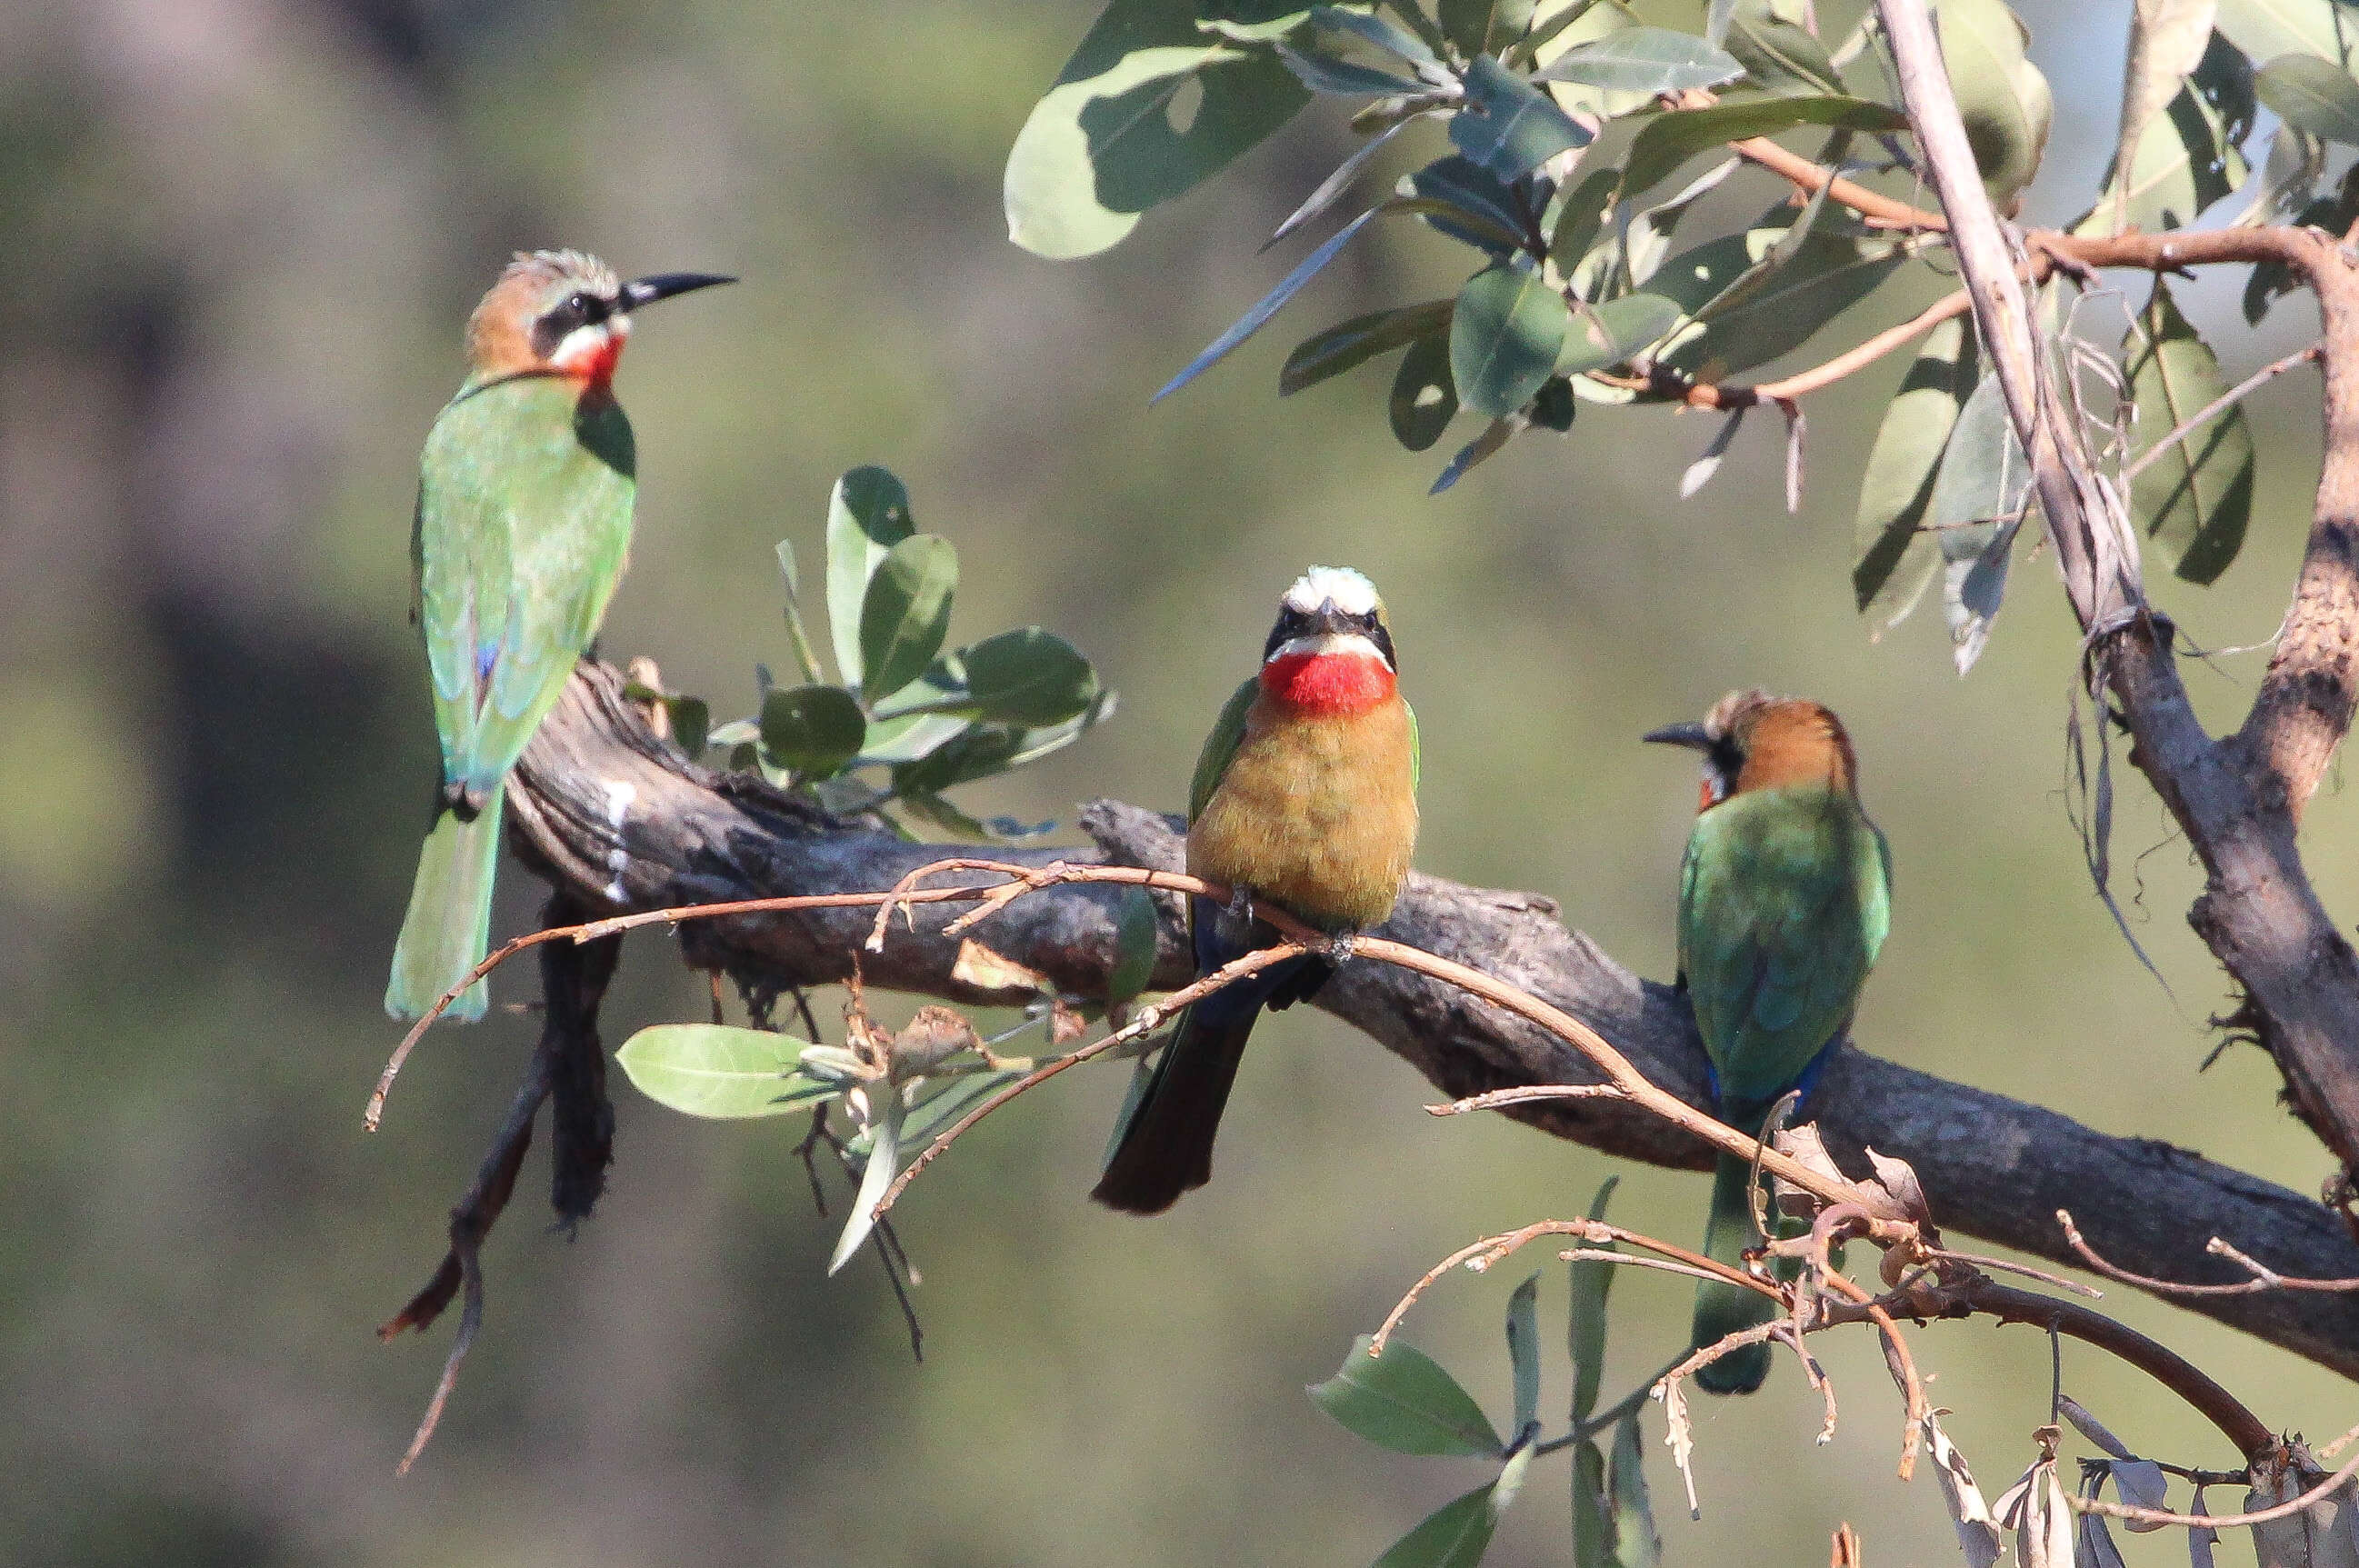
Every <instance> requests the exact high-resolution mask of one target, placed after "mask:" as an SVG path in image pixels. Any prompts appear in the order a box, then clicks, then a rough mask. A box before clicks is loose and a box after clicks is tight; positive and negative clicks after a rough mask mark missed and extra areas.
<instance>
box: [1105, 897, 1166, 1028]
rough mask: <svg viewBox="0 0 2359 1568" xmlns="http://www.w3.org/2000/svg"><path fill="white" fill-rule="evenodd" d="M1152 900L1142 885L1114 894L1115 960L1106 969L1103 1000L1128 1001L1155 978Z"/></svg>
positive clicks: (1153, 907)
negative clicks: (1104, 998)
mask: <svg viewBox="0 0 2359 1568" xmlns="http://www.w3.org/2000/svg"><path fill="white" fill-rule="evenodd" d="M1155 950H1156V920H1155V900H1154V899H1153V898H1149V897H1148V896H1147V889H1146V888H1144V887H1125V888H1123V889H1122V890H1121V891H1120V892H1118V893H1116V894H1115V895H1114V963H1113V964H1110V965H1109V966H1108V967H1107V969H1106V1000H1107V1001H1109V1002H1127V1001H1129V1000H1130V999H1131V998H1132V997H1134V996H1138V995H1139V994H1140V993H1142V992H1144V991H1145V990H1146V989H1147V986H1148V985H1152V984H1154V981H1155Z"/></svg>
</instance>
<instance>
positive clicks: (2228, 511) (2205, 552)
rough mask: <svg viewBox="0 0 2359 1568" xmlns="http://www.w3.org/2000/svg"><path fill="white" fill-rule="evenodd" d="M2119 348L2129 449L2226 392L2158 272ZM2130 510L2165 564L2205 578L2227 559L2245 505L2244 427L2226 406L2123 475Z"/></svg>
mask: <svg viewBox="0 0 2359 1568" xmlns="http://www.w3.org/2000/svg"><path fill="white" fill-rule="evenodd" d="M2123 352H2124V354H2125V356H2126V358H2127V360H2128V370H2129V383H2130V397H2131V398H2132V399H2133V401H2134V402H2135V403H2136V408H2137V422H2136V425H2135V427H2133V431H2132V437H2131V449H2132V451H2133V452H2136V453H2137V454H2138V456H2139V457H2141V458H2142V457H2144V456H2145V455H2146V453H2147V452H2149V451H2151V450H2152V449H2153V448H2154V447H2155V445H2156V444H2157V443H2158V442H2160V441H2163V440H2164V438H2166V437H2168V436H2169V435H2171V434H2172V432H2174V431H2176V430H2178V429H2179V428H2180V426H2181V425H2183V424H2184V423H2186V421H2187V420H2189V419H2192V418H2194V417H2195V415H2196V414H2197V413H2199V412H2201V410H2202V409H2203V408H2204V407H2205V406H2206V405H2208V404H2210V403H2211V402H2212V399H2214V398H2215V397H2220V396H2221V395H2223V393H2225V392H2226V391H2227V390H2228V387H2227V382H2226V380H2225V379H2224V378H2223V376H2221V374H2220V361H2219V359H2218V357H2217V356H2215V355H2214V354H2212V350H2211V348H2210V346H2209V345H2207V344H2206V343H2204V342H2203V340H2202V338H2201V336H2199V335H2198V334H2197V332H2196V331H2195V329H2194V328H2193V327H2192V326H2190V325H2189V324H2188V321H2187V318H2186V317H2185V316H2182V315H2180V312H2179V305H2178V302H2177V301H2176V300H2175V299H2172V298H2171V294H2170V289H2169V287H2168V286H2166V285H2165V284H2163V283H2162V282H2161V281H2160V280H2159V279H2158V280H2157V281H2156V284H2155V289H2154V296H2153V298H2152V299H2149V300H2148V301H2147V308H2146V310H2144V311H2143V312H2141V313H2140V315H2139V318H2138V328H2137V330H2136V332H2132V333H2131V334H2130V337H2129V340H2128V342H2127V343H2125V345H2124V349H2123ZM2130 512H2131V515H2132V516H2133V517H2135V519H2136V523H2137V526H2138V527H2139V528H2141V529H2143V530H2144V531H2145V533H2146V535H2147V538H2149V539H2152V540H2153V541H2154V544H2155V548H2156V550H2158V552H2159V553H2160V554H2161V556H2162V558H2163V559H2164V560H2165V561H2168V562H2169V564H2170V568H2171V570H2172V571H2174V572H2177V573H2179V575H2180V576H2181V577H2183V578H2185V579H2186V580H2187V581H2188V582H2190V583H2212V582H2214V581H2216V580H2217V579H2218V577H2219V575H2220V574H2221V573H2222V572H2225V571H2226V570H2227V569H2228V563H2229V562H2231V561H2234V560H2235V559H2236V552H2237V550H2240V549H2241V548H2243V546H2244V542H2245V525H2246V524H2247V523H2248V522H2249V521H2250V520H2251V517H2252V512H2253V432H2252V426H2251V423H2250V421H2248V420H2247V419H2245V410H2244V409H2243V408H2241V407H2239V406H2235V405H2231V406H2230V407H2229V408H2225V409H2223V410H2222V411H2221V412H2220V413H2218V414H2215V415H2213V416H2212V418H2210V419H2206V420H2204V421H2203V423H2201V424H2200V425H2198V426H2196V427H2195V429H2193V430H2190V431H2188V432H2187V434H2186V435H2185V436H2183V437H2181V438H2180V439H2179V440H2176V441H2171V443H2170V445H2169V448H2168V449H2167V450H2166V451H2164V452H2162V453H2161V454H2160V455H2159V456H2157V457H2156V458H2155V459H2154V461H2153V462H2151V463H2148V464H2147V467H2146V468H2145V469H2144V470H2143V471H2142V472H2140V473H2139V474H2138V475H2137V477H2136V479H2134V480H2132V481H2131V483H2130Z"/></svg>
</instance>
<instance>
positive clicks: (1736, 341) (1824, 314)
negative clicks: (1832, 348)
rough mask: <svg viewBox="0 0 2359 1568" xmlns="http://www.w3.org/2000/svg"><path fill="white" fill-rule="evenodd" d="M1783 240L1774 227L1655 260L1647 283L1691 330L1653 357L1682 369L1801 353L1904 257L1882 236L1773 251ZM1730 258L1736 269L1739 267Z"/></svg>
mask: <svg viewBox="0 0 2359 1568" xmlns="http://www.w3.org/2000/svg"><path fill="white" fill-rule="evenodd" d="M1787 237H1788V232H1787V231H1785V230H1782V229H1754V230H1750V231H1748V232H1747V233H1745V234H1732V235H1729V236H1728V237H1726V238H1725V239H1719V240H1713V241H1710V242H1708V243H1707V244H1705V245H1699V246H1697V247H1696V248H1695V249H1694V250H1691V251H1688V252H1686V253H1684V254H1683V255H1680V256H1673V257H1672V258H1671V259H1670V260H1669V261H1666V262H1665V263H1663V265H1662V267H1660V268H1658V270H1657V271H1656V272H1655V273H1654V274H1653V275H1652V276H1650V277H1649V278H1647V289H1648V290H1649V291H1650V292H1653V293H1657V294H1660V295H1662V296H1664V297H1665V298H1667V299H1670V300H1671V301H1672V302H1674V303H1675V304H1677V305H1679V306H1680V308H1681V309H1682V310H1685V311H1686V312H1687V313H1688V314H1689V316H1690V318H1692V321H1693V324H1691V325H1690V326H1687V327H1683V328H1681V329H1680V331H1679V332H1676V333H1675V334H1673V336H1672V337H1671V339H1670V340H1669V343H1668V344H1667V345H1666V347H1665V348H1664V350H1663V351H1662V354H1661V357H1662V358H1663V359H1664V360H1665V361H1666V362H1667V363H1669V364H1671V365H1675V366H1677V367H1679V368H1680V369H1683V370H1689V371H1707V370H1708V371H1712V372H1719V373H1726V372H1732V371H1738V370H1747V369H1750V368H1752V367H1753V366H1754V365H1764V364H1767V362H1768V361H1770V360H1773V359H1776V358H1777V357H1778V356H1779V355H1781V354H1788V353H1791V352H1792V351H1793V350H1795V349H1798V348H1799V347H1801V346H1802V344H1803V343H1807V342H1809V341H1810V338H1811V337H1812V336H1813V335H1815V334H1816V333H1817V332H1819V330H1820V329H1821V328H1822V327H1824V326H1825V325H1826V324H1827V323H1828V322H1830V321H1833V320H1834V319H1835V318H1836V317H1837V316H1840V315H1842V314H1843V312H1844V311H1846V310H1850V309H1851V308H1852V307H1853V306H1854V305H1856V304H1858V303H1859V302H1860V301H1861V300H1862V299H1865V298H1867V296H1868V295H1869V294H1870V293H1872V292H1874V290H1875V288H1876V286H1877V285H1878V284H1880V283H1882V282H1883V281H1884V280H1885V279H1886V278H1889V277H1890V276H1891V275H1892V274H1893V272H1894V271H1895V270H1897V268H1898V267H1900V265H1901V263H1902V262H1904V261H1905V260H1907V259H1908V257H1907V254H1906V252H1905V251H1904V250H1903V249H1902V248H1901V247H1900V246H1899V245H1897V243H1895V242H1894V241H1893V240H1891V239H1889V238H1887V237H1885V236H1882V235H1875V234H1849V233H1843V232H1837V231H1833V230H1831V229H1819V230H1814V231H1812V232H1811V233H1810V234H1805V235H1804V236H1802V239H1801V242H1800V243H1799V245H1787V246H1786V247H1785V248H1783V249H1780V248H1779V242H1780V241H1781V240H1785V239H1787ZM1778 257H1782V258H1783V259H1782V261H1781V260H1778V259H1777V258H1778ZM1739 262H1745V263H1746V265H1745V266H1744V267H1742V269H1741V270H1740V269H1739V267H1738V263H1739Z"/></svg>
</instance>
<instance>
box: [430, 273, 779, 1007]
mask: <svg viewBox="0 0 2359 1568" xmlns="http://www.w3.org/2000/svg"><path fill="white" fill-rule="evenodd" d="M730 281H732V280H731V279H729V278H716V277H712V276H710V275H708V274H704V273H697V272H672V273H664V274H661V275H659V276H658V277H654V278H639V279H637V280H636V281H634V282H630V283H624V282H621V281H619V280H618V279H617V278H615V276H614V270H613V269H612V268H611V267H607V265H606V264H605V263H604V262H603V261H600V260H598V259H597V258H596V257H594V256H582V255H580V254H579V253H577V252H574V251H570V250H567V251H536V252H534V253H533V254H531V255H529V256H527V255H523V254H519V255H518V256H516V259H515V260H514V261H512V262H510V263H509V264H508V266H507V268H506V270H505V271H503V272H502V273H501V274H500V279H499V281H498V282H497V283H495V284H494V285H493V286H492V289H491V292H489V293H488V294H485V295H484V299H483V303H481V304H480V305H477V306H476V307H475V313H474V314H473V316H472V317H470V318H469V319H468V321H467V379H466V380H465V382H464V383H462V385H461V386H460V387H459V391H458V395H457V396H456V397H452V398H451V401H450V403H449V405H448V406H447V407H445V408H443V410H442V412H441V413H440V415H439V416H437V417H436V419H435V420H434V429H433V430H431V431H430V432H429V434H428V435H427V438H426V452H425V455H424V456H423V457H422V458H421V459H420V460H419V479H418V511H417V517H416V521H415V525H414V531H413V532H412V534H411V536H410V561H411V566H412V568H413V570H414V571H415V572H416V575H417V597H416V599H415V600H414V601H413V603H412V605H411V610H410V615H411V618H412V619H413V620H415V621H416V622H417V623H418V626H419V630H420V631H421V632H423V633H424V634H425V637H426V659H427V663H428V665H429V668H430V669H431V670H432V672H433V677H434V724H435V728H436V729H438V730H439V731H440V732H441V737H442V778H441V787H440V789H439V791H438V792H437V794H436V797H435V805H434V826H433V830H432V832H431V833H429V834H428V835H427V839H426V847H425V850H424V851H423V853H421V854H420V855H419V858H418V880H417V882H416V884H415V885H414V886H413V887H412V888H411V889H410V894H409V913H408V918H406V919H405V920H403V921H402V923H401V937H400V940H399V941H398V942H397V943H396V944H395V947H394V952H393V980H392V983H391V984H390V985H387V986H386V992H385V1010H386V1012H388V1013H391V1014H392V1015H393V1016H394V1017H395V1018H419V1017H422V1016H423V1015H424V1014H425V1012H426V1010H427V1009H428V1008H429V1007H432V1006H433V1005H434V1003H435V1002H436V1000H437V999H439V998H440V996H441V995H442V993H443V992H444V991H445V990H447V989H449V988H450V987H451V986H452V985H457V984H458V983H459V982H460V981H461V980H462V979H464V978H465V977H466V975H467V971H468V970H470V969H472V968H473V967H474V965H475V964H477V963H479V962H481V961H482V959H483V956H484V946H485V943H486V942H487V940H488V938H489V935H490V931H491V918H492V872H493V868H494V866H495V865H496V864H497V862H498V860H499V853H500V803H501V785H502V781H503V780H504V779H506V776H507V771H508V769H509V768H512V767H514V766H515V765H516V758H517V757H520V756H522V755H523V753H524V748H525V743H526V742H527V741H529V740H530V739H531V738H532V732H533V731H534V730H535V729H537V728H538V727H539V725H540V721H541V720H542V719H543V718H544V717H546V716H547V715H548V713H549V709H550V708H551V707H553V706H554V705H555V704H556V702H557V699H558V696H559V694H560V693H561V692H562V691H564V690H565V683H566V681H567V680H568V679H569V678H570V677H571V675H572V673H573V666H574V663H575V661H576V660H577V659H580V658H581V656H582V653H583V652H584V651H585V650H586V649H587V648H589V646H590V643H591V639H592V638H593V637H596V636H597V635H598V624H599V622H600V621H602V620H603V619H604V618H605V615H606V601H607V600H608V599H610V598H611V597H613V595H614V584H615V583H616V582H617V581H618V580H619V579H620V578H621V577H622V574H623V563H624V559H625V556H626V555H627V553H628V552H629V549H630V542H631V498H632V494H633V490H634V485H635V481H634V477H633V476H634V474H635V472H636V452H635V449H634V447H633V444H632V440H631V422H630V420H628V419H625V418H624V417H623V409H622V405H620V404H618V403H617V402H615V401H614V363H615V361H616V360H618V359H620V358H621V357H622V353H623V344H624V343H625V340H627V339H628V338H629V336H630V334H631V318H630V312H631V311H632V310H636V309H638V308H639V307H640V306H642V305H651V304H653V303H655V301H657V300H658V299H669V298H670V297H671V296H672V295H675V294H685V293H687V292H688V291H689V290H690V289H702V288H704V287H706V286H707V285H708V284H713V283H727V282H730ZM484 990H485V988H484V985H482V984H480V983H478V984H477V985H473V986H471V987H469V989H468V991H467V993H466V995H464V996H462V997H461V998H460V999H459V1000H458V1002H457V1003H455V1004H454V1005H453V1006H452V1007H451V1017H453V1018H470V1019H472V1018H482V1017H483V1016H484Z"/></svg>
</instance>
